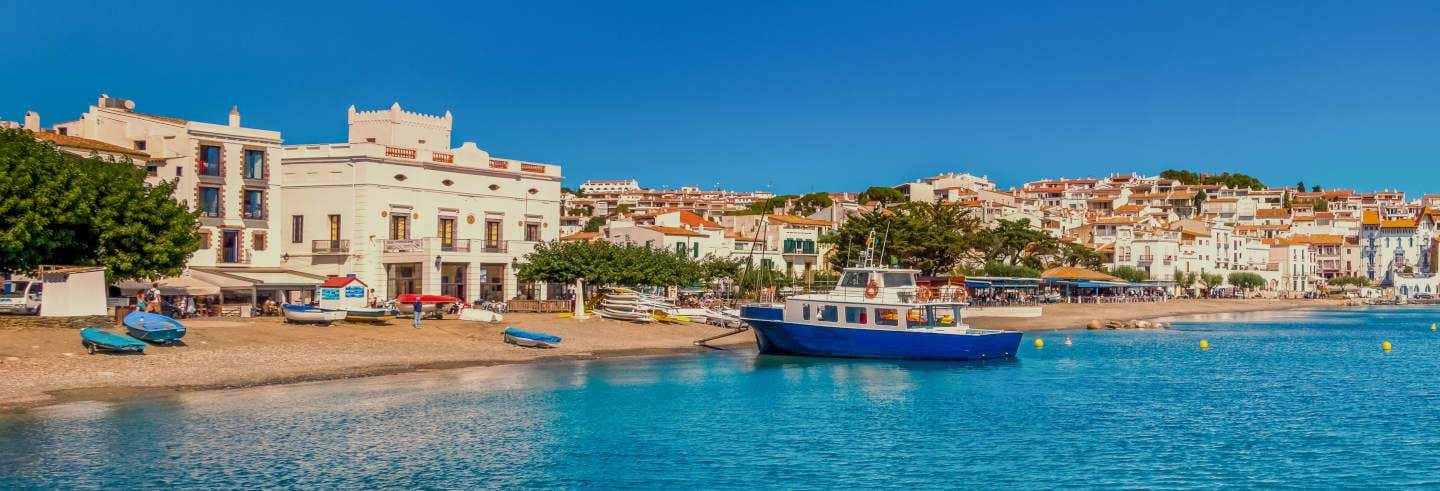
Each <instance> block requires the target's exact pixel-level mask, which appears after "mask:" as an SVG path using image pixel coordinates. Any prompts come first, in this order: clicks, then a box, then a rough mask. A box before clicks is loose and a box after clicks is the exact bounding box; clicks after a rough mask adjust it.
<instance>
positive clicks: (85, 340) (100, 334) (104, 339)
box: [80, 327, 145, 355]
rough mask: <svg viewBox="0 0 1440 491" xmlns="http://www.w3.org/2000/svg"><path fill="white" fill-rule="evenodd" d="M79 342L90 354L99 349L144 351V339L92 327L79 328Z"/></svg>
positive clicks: (99, 350)
mask: <svg viewBox="0 0 1440 491" xmlns="http://www.w3.org/2000/svg"><path fill="white" fill-rule="evenodd" d="M80 344H81V345H83V346H85V350H86V351H89V352H90V354H92V355H93V354H95V353H97V352H101V351H122V352H134V353H144V352H145V342H144V341H141V340H139V339H135V338H132V337H130V336H126V335H124V334H115V333H113V332H109V331H106V330H103V329H96V328H93V327H87V328H84V329H81V330H80Z"/></svg>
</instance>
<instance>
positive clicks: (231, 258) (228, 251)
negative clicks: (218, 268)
mask: <svg viewBox="0 0 1440 491" xmlns="http://www.w3.org/2000/svg"><path fill="white" fill-rule="evenodd" d="M220 262H224V263H238V262H240V231H239V230H222V231H220Z"/></svg>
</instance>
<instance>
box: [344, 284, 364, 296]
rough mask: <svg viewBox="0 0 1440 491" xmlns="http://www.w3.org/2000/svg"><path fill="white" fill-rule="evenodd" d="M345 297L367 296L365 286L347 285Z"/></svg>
mask: <svg viewBox="0 0 1440 491" xmlns="http://www.w3.org/2000/svg"><path fill="white" fill-rule="evenodd" d="M345 298H365V287H363V286H347V287H345Z"/></svg>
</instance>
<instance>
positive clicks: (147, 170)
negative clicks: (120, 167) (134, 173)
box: [145, 165, 160, 177]
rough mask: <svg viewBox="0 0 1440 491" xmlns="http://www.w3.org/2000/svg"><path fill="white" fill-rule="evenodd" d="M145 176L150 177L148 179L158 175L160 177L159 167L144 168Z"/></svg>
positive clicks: (149, 166)
mask: <svg viewBox="0 0 1440 491" xmlns="http://www.w3.org/2000/svg"><path fill="white" fill-rule="evenodd" d="M145 175H147V176H150V177H156V176H159V175H160V167H159V166H156V165H147V166H145Z"/></svg>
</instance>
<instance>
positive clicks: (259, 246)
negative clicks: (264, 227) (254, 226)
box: [250, 231, 265, 251]
mask: <svg viewBox="0 0 1440 491" xmlns="http://www.w3.org/2000/svg"><path fill="white" fill-rule="evenodd" d="M250 249H253V250H257V251H263V250H265V232H259V231H257V232H255V233H252V234H250Z"/></svg>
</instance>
